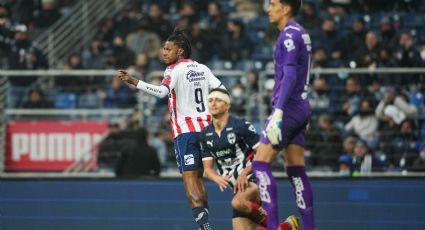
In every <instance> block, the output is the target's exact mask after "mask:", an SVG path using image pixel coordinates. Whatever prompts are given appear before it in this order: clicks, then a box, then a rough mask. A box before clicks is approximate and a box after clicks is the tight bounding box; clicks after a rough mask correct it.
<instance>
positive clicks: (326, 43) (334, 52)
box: [312, 17, 343, 60]
mask: <svg viewBox="0 0 425 230" xmlns="http://www.w3.org/2000/svg"><path fill="white" fill-rule="evenodd" d="M312 36H313V37H314V38H315V40H314V41H315V43H314V44H313V45H314V47H313V48H317V47H323V48H324V49H325V50H326V53H327V54H328V55H329V57H330V58H332V59H333V60H339V59H340V58H341V57H342V52H341V51H342V49H343V47H342V40H341V39H342V37H341V35H340V33H339V32H338V30H337V28H336V25H335V21H334V20H333V19H332V18H330V17H326V18H324V19H323V22H322V27H321V31H320V32H319V34H312Z"/></svg>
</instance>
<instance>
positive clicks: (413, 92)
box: [406, 83, 424, 114]
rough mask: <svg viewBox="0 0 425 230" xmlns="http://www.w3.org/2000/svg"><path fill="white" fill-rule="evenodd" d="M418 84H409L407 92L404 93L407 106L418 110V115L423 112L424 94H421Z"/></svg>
mask: <svg viewBox="0 0 425 230" xmlns="http://www.w3.org/2000/svg"><path fill="white" fill-rule="evenodd" d="M420 89H421V86H420V83H417V84H410V86H409V92H406V94H407V97H408V99H407V100H408V101H409V104H411V105H414V106H416V108H418V114H420V113H423V112H424V94H423V93H422V92H421V90H420Z"/></svg>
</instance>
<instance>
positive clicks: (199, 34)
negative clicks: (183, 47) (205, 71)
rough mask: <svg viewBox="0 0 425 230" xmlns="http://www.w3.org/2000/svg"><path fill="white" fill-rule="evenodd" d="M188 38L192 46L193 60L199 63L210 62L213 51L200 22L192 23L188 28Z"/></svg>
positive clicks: (211, 42)
mask: <svg viewBox="0 0 425 230" xmlns="http://www.w3.org/2000/svg"><path fill="white" fill-rule="evenodd" d="M189 38H190V41H191V44H192V56H193V59H195V60H197V61H199V62H204V63H205V62H208V61H210V60H211V57H212V55H213V53H212V52H214V50H213V49H212V48H211V46H212V44H216V43H213V40H212V38H211V37H210V36H209V34H208V32H207V31H206V30H204V29H202V28H201V25H200V22H199V21H197V22H194V23H193V24H192V27H191V28H190V33H189Z"/></svg>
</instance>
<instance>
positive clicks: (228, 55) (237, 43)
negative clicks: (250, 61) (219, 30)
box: [220, 20, 252, 62]
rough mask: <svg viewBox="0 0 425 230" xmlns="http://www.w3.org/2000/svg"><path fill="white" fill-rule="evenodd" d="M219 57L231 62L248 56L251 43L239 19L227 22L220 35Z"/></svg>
mask: <svg viewBox="0 0 425 230" xmlns="http://www.w3.org/2000/svg"><path fill="white" fill-rule="evenodd" d="M220 45H221V48H220V52H221V53H220V57H221V58H223V59H225V60H229V61H232V62H237V61H240V60H243V59H246V58H249V57H250V55H251V51H252V45H251V42H250V41H249V39H248V37H247V36H246V34H245V27H244V25H243V23H242V22H241V21H238V20H231V21H229V22H227V27H226V32H225V33H224V34H223V36H222V37H221V43H220Z"/></svg>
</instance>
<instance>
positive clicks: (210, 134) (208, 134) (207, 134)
mask: <svg viewBox="0 0 425 230" xmlns="http://www.w3.org/2000/svg"><path fill="white" fill-rule="evenodd" d="M212 135H213V133H206V134H205V136H207V137H209V136H212Z"/></svg>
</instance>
